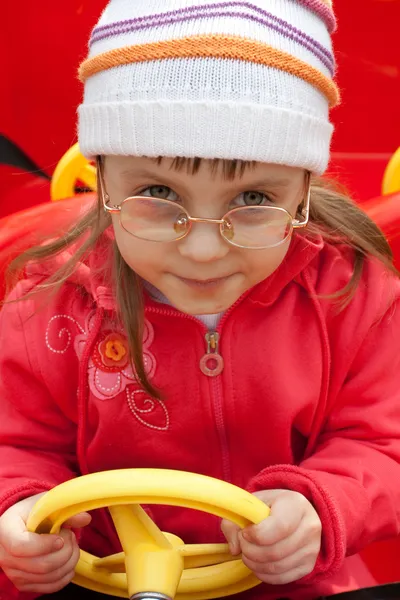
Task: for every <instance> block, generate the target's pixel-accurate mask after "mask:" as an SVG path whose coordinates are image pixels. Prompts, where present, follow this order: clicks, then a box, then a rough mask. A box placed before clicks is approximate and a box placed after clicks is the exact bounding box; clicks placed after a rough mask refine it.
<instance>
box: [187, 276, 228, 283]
mask: <svg viewBox="0 0 400 600" xmlns="http://www.w3.org/2000/svg"><path fill="white" fill-rule="evenodd" d="M178 277H179V279H182V281H187V282H188V283H194V284H199V285H201V284H203V285H207V284H212V283H219V282H221V281H224V280H225V279H229V277H231V275H223V276H222V277H213V278H212V279H192V278H191V277H181V276H178Z"/></svg>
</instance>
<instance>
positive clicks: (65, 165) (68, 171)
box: [50, 144, 96, 202]
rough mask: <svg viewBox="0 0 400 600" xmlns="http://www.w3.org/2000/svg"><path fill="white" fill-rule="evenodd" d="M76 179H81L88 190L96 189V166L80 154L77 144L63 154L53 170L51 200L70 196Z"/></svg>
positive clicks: (54, 200) (72, 193)
mask: <svg viewBox="0 0 400 600" xmlns="http://www.w3.org/2000/svg"><path fill="white" fill-rule="evenodd" d="M77 181H81V182H82V183H83V184H84V185H85V186H86V187H87V188H88V189H90V190H93V191H95V190H96V168H95V167H94V166H93V165H91V164H90V163H89V161H88V160H87V159H86V158H85V157H84V156H83V155H82V154H81V152H80V150H79V146H78V144H75V145H74V146H72V148H70V149H69V150H68V151H67V152H66V153H65V154H64V156H63V157H62V159H61V160H60V162H59V163H58V165H57V167H56V169H55V171H54V174H53V177H52V179H51V189H50V195H51V199H52V201H53V202H57V201H58V200H64V199H65V198H72V196H74V195H75V185H76V182H77Z"/></svg>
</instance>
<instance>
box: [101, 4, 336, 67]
mask: <svg viewBox="0 0 400 600" xmlns="http://www.w3.org/2000/svg"><path fill="white" fill-rule="evenodd" d="M238 4H240V5H243V4H246V5H248V6H252V5H251V4H248V3H243V2H240V3H237V2H225V3H221V4H213V5H207V6H199V7H191V10H190V13H193V12H194V11H195V10H197V13H194V14H186V15H182V13H188V12H189V11H188V10H187V9H184V10H181V11H171V12H169V13H164V14H158V15H152V16H149V17H139V18H137V19H130V20H129V21H121V22H120V23H114V24H109V25H105V26H103V27H99V28H97V29H95V30H94V32H93V35H92V38H91V40H90V44H93V43H95V42H98V41H101V40H103V39H106V38H109V37H113V36H116V35H122V34H124V33H129V32H131V31H143V30H146V29H151V28H153V27H160V26H165V25H171V24H176V23H181V22H185V21H191V20H196V19H199V18H213V17H233V18H235V17H236V18H241V19H246V20H249V21H253V22H256V23H259V24H261V25H264V26H267V27H269V28H270V29H273V30H274V31H276V32H278V33H280V34H282V35H284V36H285V37H286V38H288V39H291V40H293V41H295V42H297V43H299V44H300V45H302V46H303V47H304V48H306V49H307V50H309V51H310V52H312V53H313V54H314V55H315V56H316V57H317V58H318V59H319V60H320V61H321V62H322V63H323V64H324V65H325V66H326V68H327V69H328V70H329V72H330V73H331V75H333V73H334V70H335V62H334V58H333V56H332V54H331V53H330V52H329V51H328V50H327V49H326V48H324V47H323V46H322V45H321V44H319V42H317V41H316V40H314V39H313V38H312V37H310V36H308V35H306V34H305V33H303V32H302V31H300V30H299V29H297V28H295V27H293V26H292V25H290V23H287V22H286V21H284V20H283V19H280V18H278V17H276V16H275V15H272V14H270V13H267V12H266V11H261V12H262V13H263V14H264V15H266V16H267V18H266V19H265V18H264V19H263V18H261V17H257V16H255V15H249V14H245V13H242V14H241V13H239V12H233V11H219V12H212V13H211V14H203V11H204V10H207V9H209V8H210V7H216V8H219V7H221V6H226V5H230V6H232V5H236V6H237V5H238ZM254 8H255V7H254ZM271 21H272V22H271Z"/></svg>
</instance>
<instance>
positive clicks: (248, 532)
mask: <svg viewBox="0 0 400 600" xmlns="http://www.w3.org/2000/svg"><path fill="white" fill-rule="evenodd" d="M307 508H308V502H307V500H306V498H304V496H302V495H301V494H295V493H293V492H289V493H288V494H286V493H285V492H281V493H280V494H279V495H278V496H277V497H276V498H275V499H274V500H273V501H272V502H271V515H270V516H269V517H268V518H267V519H264V521H261V523H259V524H258V525H251V526H250V527H246V529H244V530H243V537H244V539H245V540H246V541H248V542H251V543H253V544H256V545H259V546H272V544H276V543H278V542H280V541H282V540H284V539H286V538H288V537H290V536H291V535H292V534H293V533H294V532H295V531H296V529H298V527H299V525H300V523H301V520H302V519H303V517H304V515H305V513H306V509H307Z"/></svg>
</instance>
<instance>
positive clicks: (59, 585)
mask: <svg viewBox="0 0 400 600" xmlns="http://www.w3.org/2000/svg"><path fill="white" fill-rule="evenodd" d="M74 577H75V571H71V572H70V573H68V574H67V575H65V577H63V578H62V579H60V580H59V581H57V582H56V583H31V582H26V583H22V584H21V585H19V586H17V587H18V589H19V591H20V592H30V593H35V594H40V595H42V594H54V593H55V592H59V591H60V590H62V589H64V588H65V587H66V586H67V585H68V584H69V583H71V581H72V580H73V578H74Z"/></svg>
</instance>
